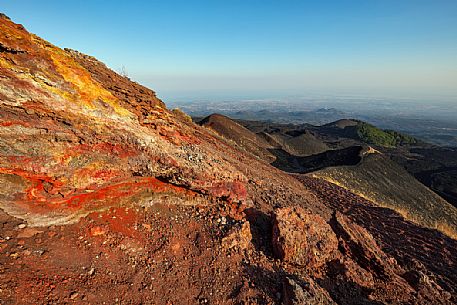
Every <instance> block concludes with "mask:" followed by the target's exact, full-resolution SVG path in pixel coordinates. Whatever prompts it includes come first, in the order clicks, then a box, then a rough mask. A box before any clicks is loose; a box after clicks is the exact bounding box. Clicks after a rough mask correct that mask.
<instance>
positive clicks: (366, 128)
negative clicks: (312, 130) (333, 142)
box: [323, 120, 419, 147]
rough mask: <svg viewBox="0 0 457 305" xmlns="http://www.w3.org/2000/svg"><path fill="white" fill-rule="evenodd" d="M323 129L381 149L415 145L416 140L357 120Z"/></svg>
mask: <svg viewBox="0 0 457 305" xmlns="http://www.w3.org/2000/svg"><path fill="white" fill-rule="evenodd" d="M323 129H327V130H328V131H332V129H333V133H334V134H338V135H339V136H342V137H348V138H352V139H356V140H360V141H362V142H363V143H366V144H372V145H376V146H383V147H396V146H401V145H412V144H417V143H418V142H419V140H417V139H416V138H414V137H412V136H409V135H406V134H402V133H399V132H397V131H394V130H383V129H380V128H377V127H376V126H373V125H371V124H369V123H366V122H363V121H359V120H338V121H336V122H332V123H329V124H326V125H324V126H323Z"/></svg>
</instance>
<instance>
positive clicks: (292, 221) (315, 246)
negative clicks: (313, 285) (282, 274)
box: [273, 207, 338, 269]
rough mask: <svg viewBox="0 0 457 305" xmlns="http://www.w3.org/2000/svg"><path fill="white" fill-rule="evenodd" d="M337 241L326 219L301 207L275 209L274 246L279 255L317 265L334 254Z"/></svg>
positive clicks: (285, 258)
mask: <svg viewBox="0 0 457 305" xmlns="http://www.w3.org/2000/svg"><path fill="white" fill-rule="evenodd" d="M337 247H338V241H337V239H336V236H335V233H333V231H332V229H331V228H330V226H329V225H328V224H327V223H326V222H325V220H324V219H323V218H322V217H321V216H319V215H316V214H312V213H310V212H306V211H305V210H304V209H302V208H300V207H295V208H294V207H287V208H282V209H279V210H277V211H276V212H275V218H274V223H273V250H274V252H275V254H276V256H278V257H279V258H281V259H283V260H285V261H287V262H289V263H292V264H295V265H298V266H302V267H306V268H310V269H316V268H319V267H321V266H322V265H325V264H326V263H327V262H328V261H330V260H331V259H333V258H334V257H335V253H336V250H337Z"/></svg>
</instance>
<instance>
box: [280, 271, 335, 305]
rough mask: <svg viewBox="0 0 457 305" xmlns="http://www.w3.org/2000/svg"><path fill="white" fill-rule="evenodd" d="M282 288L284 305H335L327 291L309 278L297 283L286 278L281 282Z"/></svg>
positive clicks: (290, 278)
mask: <svg viewBox="0 0 457 305" xmlns="http://www.w3.org/2000/svg"><path fill="white" fill-rule="evenodd" d="M282 286H283V297H284V299H283V303H284V304H285V305H302V304H322V305H330V304H336V303H335V302H334V301H333V300H332V298H331V297H330V296H329V294H328V293H327V291H325V290H324V289H322V288H321V287H320V286H319V285H317V284H316V283H315V282H314V281H313V280H312V279H310V278H309V279H307V280H306V281H304V280H299V281H298V280H295V279H293V278H292V277H289V276H288V277H286V278H285V279H284V280H283V283H282Z"/></svg>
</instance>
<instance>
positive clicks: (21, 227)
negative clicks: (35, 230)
mask: <svg viewBox="0 0 457 305" xmlns="http://www.w3.org/2000/svg"><path fill="white" fill-rule="evenodd" d="M17 227H18V228H19V229H24V228H25V227H27V225H26V224H25V223H21V224H20V225H18V226H17Z"/></svg>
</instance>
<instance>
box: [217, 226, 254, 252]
mask: <svg viewBox="0 0 457 305" xmlns="http://www.w3.org/2000/svg"><path fill="white" fill-rule="evenodd" d="M251 240H252V234H251V228H250V226H249V222H248V221H246V222H243V223H242V224H241V226H235V227H234V228H232V229H231V230H230V232H229V233H228V234H227V236H225V237H224V238H223V239H222V245H223V246H224V247H225V248H226V249H239V250H245V249H247V248H248V247H249V245H250V244H251Z"/></svg>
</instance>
